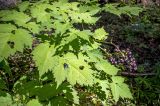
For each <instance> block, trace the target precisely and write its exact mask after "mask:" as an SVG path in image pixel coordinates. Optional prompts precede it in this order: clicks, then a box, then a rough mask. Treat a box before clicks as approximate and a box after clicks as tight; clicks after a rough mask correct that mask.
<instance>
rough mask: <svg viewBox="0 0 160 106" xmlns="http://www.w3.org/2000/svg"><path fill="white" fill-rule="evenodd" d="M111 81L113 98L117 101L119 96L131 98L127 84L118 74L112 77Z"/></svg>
mask: <svg viewBox="0 0 160 106" xmlns="http://www.w3.org/2000/svg"><path fill="white" fill-rule="evenodd" d="M112 81H113V82H112V83H110V86H111V91H112V95H113V99H114V100H115V101H116V102H117V101H118V100H119V98H120V97H122V98H129V99H133V97H132V94H131V92H130V90H129V87H128V85H126V84H125V83H123V82H124V78H122V77H119V76H114V77H112Z"/></svg>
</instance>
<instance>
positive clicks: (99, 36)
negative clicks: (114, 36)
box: [93, 28, 108, 40]
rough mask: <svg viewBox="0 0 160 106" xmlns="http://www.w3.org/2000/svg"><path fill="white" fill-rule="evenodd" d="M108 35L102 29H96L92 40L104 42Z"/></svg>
mask: <svg viewBox="0 0 160 106" xmlns="http://www.w3.org/2000/svg"><path fill="white" fill-rule="evenodd" d="M106 35H108V33H106V31H105V30H104V29H103V28H99V29H96V30H95V32H94V36H93V37H94V38H95V39H98V40H104V39H106V38H107V36H106Z"/></svg>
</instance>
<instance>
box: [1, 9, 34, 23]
mask: <svg viewBox="0 0 160 106" xmlns="http://www.w3.org/2000/svg"><path fill="white" fill-rule="evenodd" d="M30 19H31V18H30V17H29V16H28V15H27V14H25V13H23V12H18V11H15V10H12V11H10V13H9V14H8V13H6V14H4V16H3V17H2V18H0V20H1V21H14V22H15V24H17V25H19V26H23V25H24V24H25V23H27V22H28V21H29V20H30Z"/></svg>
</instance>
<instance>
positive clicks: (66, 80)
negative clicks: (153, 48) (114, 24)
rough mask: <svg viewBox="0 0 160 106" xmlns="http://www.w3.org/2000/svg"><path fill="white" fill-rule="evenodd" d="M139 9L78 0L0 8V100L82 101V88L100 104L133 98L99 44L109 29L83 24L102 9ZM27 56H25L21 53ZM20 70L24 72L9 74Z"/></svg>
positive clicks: (34, 103) (35, 103)
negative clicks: (8, 8) (78, 26)
mask: <svg viewBox="0 0 160 106" xmlns="http://www.w3.org/2000/svg"><path fill="white" fill-rule="evenodd" d="M141 10H142V9H141V8H138V7H129V6H125V7H116V6H114V5H111V4H106V6H104V7H103V8H100V7H99V6H98V4H97V3H96V1H94V2H85V1H80V0H79V1H77V2H68V0H40V1H37V2H29V1H25V2H22V3H21V4H20V5H18V7H17V8H15V9H11V10H1V11H0V62H1V63H0V75H1V77H0V105H1V106H12V105H13V106H14V105H16V106H17V105H25V104H26V105H27V106H41V105H48V106H56V105H57V106H67V105H69V106H70V105H81V104H80V103H79V102H80V101H79V98H80V95H81V94H80V90H81V89H82V90H84V92H90V93H92V94H94V95H96V98H97V100H99V101H100V103H101V104H103V105H109V103H110V102H108V101H109V100H111V101H112V102H111V103H113V104H115V103H116V102H117V101H118V100H119V99H120V98H122V99H125V98H128V99H132V98H133V97H132V94H131V92H130V90H129V87H128V85H127V84H125V83H124V81H125V79H124V78H123V77H121V76H118V75H117V72H118V70H119V69H118V68H116V67H115V66H113V65H111V64H110V63H109V62H108V61H107V60H106V59H105V57H104V56H103V53H102V52H101V50H100V49H99V47H100V45H101V43H99V42H102V41H103V40H105V39H106V38H107V35H108V33H107V32H106V31H105V30H104V29H103V27H100V28H98V29H94V30H93V29H90V28H83V25H89V26H92V25H95V24H96V22H97V21H98V19H99V17H98V16H97V17H96V14H97V13H100V12H101V11H108V12H111V13H114V14H116V15H119V16H120V14H128V15H130V16H131V15H138V13H139V12H140V11H141ZM76 25H80V26H82V28H77V27H76ZM26 51H29V52H27V53H26ZM26 54H29V55H26ZM23 55H24V56H23ZM18 56H20V57H18ZM27 56H29V57H30V58H29V60H25V59H24V58H22V57H26V58H27ZM15 58H16V59H15ZM20 59H22V61H20ZM16 61H20V62H19V63H18V64H17V62H16ZM24 61H25V62H24ZM20 63H24V64H23V65H21V66H20V65H19V64H20ZM16 66H18V69H15V68H14V67H16ZM31 66H32V68H31V69H30V68H28V67H31ZM24 70H25V71H24ZM13 71H14V74H13ZM19 71H21V72H23V74H22V75H19V77H16V76H14V75H16V73H21V72H19ZM15 77H16V78H15ZM13 79H14V80H13ZM95 89H96V90H95ZM94 103H95V102H94Z"/></svg>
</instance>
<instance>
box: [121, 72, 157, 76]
mask: <svg viewBox="0 0 160 106" xmlns="http://www.w3.org/2000/svg"><path fill="white" fill-rule="evenodd" d="M119 74H120V75H123V76H133V77H139V76H155V75H156V73H133V72H120V73H119Z"/></svg>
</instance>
